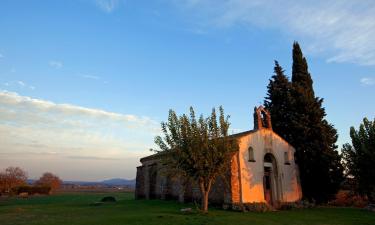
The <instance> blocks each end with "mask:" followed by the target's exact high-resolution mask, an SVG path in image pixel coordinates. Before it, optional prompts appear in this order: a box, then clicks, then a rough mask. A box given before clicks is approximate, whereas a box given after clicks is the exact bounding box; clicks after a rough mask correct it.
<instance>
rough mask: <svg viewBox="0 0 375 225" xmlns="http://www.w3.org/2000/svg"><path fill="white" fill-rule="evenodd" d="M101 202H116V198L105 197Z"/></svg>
mask: <svg viewBox="0 0 375 225" xmlns="http://www.w3.org/2000/svg"><path fill="white" fill-rule="evenodd" d="M101 202H116V198H115V197H113V196H106V197H104V198H102V200H101Z"/></svg>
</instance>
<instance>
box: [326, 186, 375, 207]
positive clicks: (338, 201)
mask: <svg viewBox="0 0 375 225" xmlns="http://www.w3.org/2000/svg"><path fill="white" fill-rule="evenodd" d="M329 205H333V206H340V207H357V208H364V207H365V206H366V205H368V199H367V198H366V197H362V196H360V195H358V194H355V193H354V192H351V191H342V190H341V191H339V192H338V193H337V194H336V198H335V200H333V201H331V202H329Z"/></svg>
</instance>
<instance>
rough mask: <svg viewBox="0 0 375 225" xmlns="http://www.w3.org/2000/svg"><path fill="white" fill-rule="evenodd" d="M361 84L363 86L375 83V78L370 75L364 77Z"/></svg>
mask: <svg viewBox="0 0 375 225" xmlns="http://www.w3.org/2000/svg"><path fill="white" fill-rule="evenodd" d="M360 82H361V84H362V85H363V86H372V85H375V79H374V78H370V77H363V78H361V80H360Z"/></svg>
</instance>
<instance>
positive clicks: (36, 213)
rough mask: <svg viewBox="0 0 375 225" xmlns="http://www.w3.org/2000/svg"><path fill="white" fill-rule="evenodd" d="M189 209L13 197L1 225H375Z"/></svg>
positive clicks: (123, 198)
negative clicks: (191, 211) (202, 212)
mask: <svg viewBox="0 0 375 225" xmlns="http://www.w3.org/2000/svg"><path fill="white" fill-rule="evenodd" d="M108 195H112V196H115V197H116V198H117V199H118V200H119V201H118V202H117V203H116V204H106V205H101V206H91V205H90V203H93V202H96V201H99V200H100V199H101V198H102V197H103V196H108ZM185 207H191V205H183V204H178V203H176V202H171V201H158V200H152V201H145V200H134V198H133V194H132V193H110V194H108V193H76V194H74V193H69V194H59V195H53V196H47V197H45V196H41V197H33V198H30V199H17V198H12V199H7V200H4V199H3V200H0V224H1V225H17V224H27V225H32V224H38V225H43V224H64V225H66V224H68V225H76V224H77V225H78V224H90V225H95V224H97V225H121V224H127V225H128V224H129V225H131V224H150V225H151V224H155V225H167V224H172V225H179V224H199V225H208V224H215V225H219V224H236V225H241V224H252V225H256V224H262V225H272V224H285V225H286V224H287V225H293V224H298V225H301V224H321V225H330V224H332V225H333V224H337V225H345V224H353V225H367V224H368V225H374V224H375V213H370V212H366V211H363V210H359V209H349V208H315V209H305V210H293V211H281V212H268V213H240V212H231V211H223V210H218V209H210V212H209V214H207V215H202V214H200V213H193V214H190V215H184V214H182V213H181V212H180V209H181V208H185Z"/></svg>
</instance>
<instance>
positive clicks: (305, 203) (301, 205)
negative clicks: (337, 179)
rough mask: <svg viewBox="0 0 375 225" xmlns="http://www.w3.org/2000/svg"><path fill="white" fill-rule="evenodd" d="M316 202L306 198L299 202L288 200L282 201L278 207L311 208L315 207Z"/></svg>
mask: <svg viewBox="0 0 375 225" xmlns="http://www.w3.org/2000/svg"><path fill="white" fill-rule="evenodd" d="M314 207H315V203H313V202H309V201H306V200H301V201H298V202H286V203H281V204H280V205H279V207H278V209H279V210H292V209H310V208H314Z"/></svg>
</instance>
